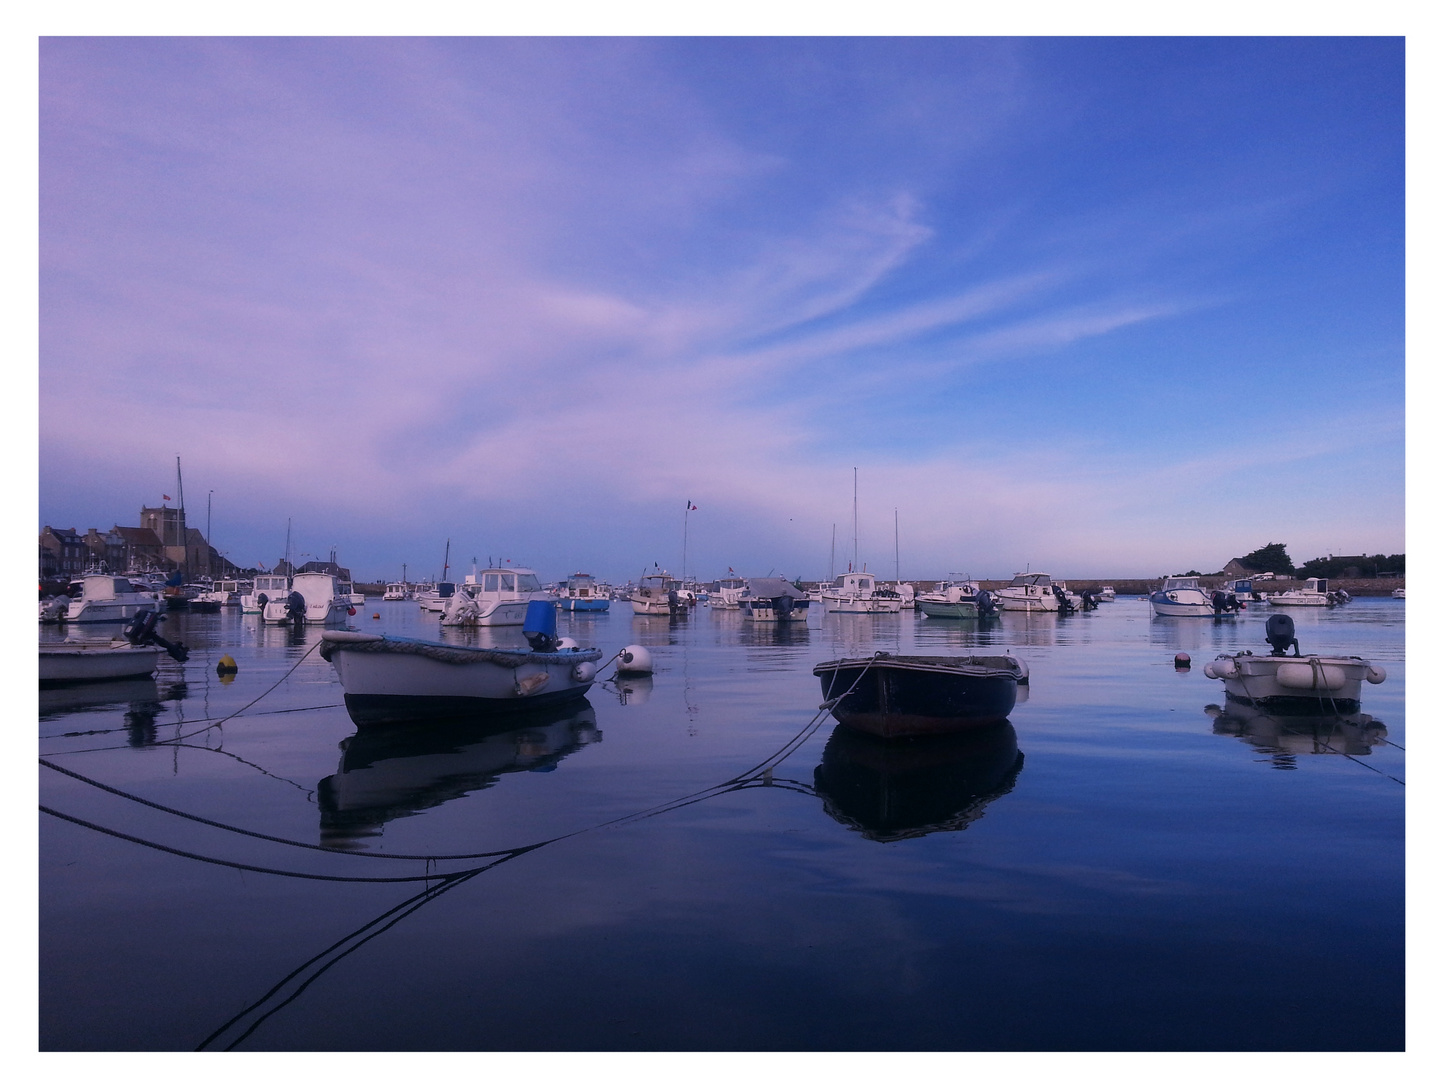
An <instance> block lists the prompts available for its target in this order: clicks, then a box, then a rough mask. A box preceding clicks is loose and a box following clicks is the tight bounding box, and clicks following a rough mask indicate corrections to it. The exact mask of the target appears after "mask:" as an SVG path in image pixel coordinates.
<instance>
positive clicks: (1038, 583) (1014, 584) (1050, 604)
mask: <svg viewBox="0 0 1440 1080" xmlns="http://www.w3.org/2000/svg"><path fill="white" fill-rule="evenodd" d="M995 601H996V603H998V604H999V605H1000V607H1001V608H1002V609H1003V610H1005V611H1060V610H1062V609H1064V608H1065V607H1066V606H1067V603H1068V601H1069V598H1068V597H1067V596H1066V595H1065V582H1063V581H1052V580H1051V579H1050V575H1049V574H1032V573H1029V572H1026V573H1023V574H1016V575H1015V576H1014V577H1013V578H1012V579H1011V580H1010V584H1009V585H1006V586H1005V587H1004V588H1003V589H997V590H995Z"/></svg>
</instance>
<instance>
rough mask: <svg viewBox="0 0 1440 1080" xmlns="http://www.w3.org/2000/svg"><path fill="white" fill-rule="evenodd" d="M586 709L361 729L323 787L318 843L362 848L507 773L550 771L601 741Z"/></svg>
mask: <svg viewBox="0 0 1440 1080" xmlns="http://www.w3.org/2000/svg"><path fill="white" fill-rule="evenodd" d="M600 738H601V732H600V731H599V729H598V728H597V727H596V726H595V710H594V709H593V708H591V707H590V705H589V704H587V703H584V702H577V703H572V704H571V705H569V706H562V707H560V708H558V709H553V710H547V711H546V712H544V713H530V714H527V715H525V716H519V717H515V716H511V717H504V718H495V719H492V720H450V721H435V722H429V723H413V724H399V725H396V726H395V727H394V728H389V729H387V728H378V729H371V728H366V729H361V730H360V731H359V732H357V733H356V734H354V735H352V736H350V737H349V738H347V739H345V740H344V741H342V742H341V743H340V749H341V754H340V764H339V767H338V768H337V769H336V771H335V774H334V775H333V776H327V777H325V778H324V779H323V780H321V781H320V783H319V786H318V788H317V794H318V797H319V804H320V842H321V843H323V844H325V845H327V846H333V847H356V846H363V845H360V844H358V843H357V841H359V840H360V839H361V838H362V837H367V836H378V835H379V834H380V832H381V831H382V829H381V827H382V826H383V825H384V824H385V822H387V821H391V820H393V819H395V818H399V817H408V816H409V815H411V814H418V813H421V812H423V811H425V810H427V809H429V808H431V807H434V806H439V805H440V804H441V803H445V802H448V801H450V800H451V799H456V798H459V797H460V796H462V795H465V794H467V793H468V792H471V791H479V790H481V789H484V788H487V787H490V786H492V785H493V784H494V783H495V782H496V781H497V779H498V778H499V777H500V776H501V775H502V774H504V773H509V772H549V771H550V770H552V769H554V768H555V767H556V765H557V764H558V763H559V761H560V759H561V758H563V757H565V756H566V755H567V754H570V753H572V752H573V751H575V750H578V749H579V748H580V747H582V746H588V745H589V744H590V743H594V742H599V741H600Z"/></svg>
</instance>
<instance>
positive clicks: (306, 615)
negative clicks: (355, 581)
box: [262, 570, 350, 626]
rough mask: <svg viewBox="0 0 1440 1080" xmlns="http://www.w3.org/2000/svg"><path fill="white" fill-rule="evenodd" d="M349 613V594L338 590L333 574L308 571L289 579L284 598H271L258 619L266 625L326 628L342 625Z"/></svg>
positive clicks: (337, 583)
mask: <svg viewBox="0 0 1440 1080" xmlns="http://www.w3.org/2000/svg"><path fill="white" fill-rule="evenodd" d="M349 611H350V594H349V591H348V590H347V591H346V592H344V593H342V592H341V591H340V579H339V578H337V577H336V576H335V575H334V574H325V573H321V572H320V571H315V570H309V571H305V572H304V573H299V574H296V575H295V576H294V577H293V578H291V579H290V592H289V594H288V595H285V596H279V597H272V598H271V599H270V602H269V603H268V604H266V605H265V610H264V612H263V613H262V618H264V620H265V621H266V622H267V623H287V622H294V623H297V624H299V623H302V622H304V623H311V624H314V625H318V626H329V625H333V624H335V623H343V622H344V621H345V616H346V615H347V614H349Z"/></svg>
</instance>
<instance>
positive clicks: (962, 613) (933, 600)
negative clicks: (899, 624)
mask: <svg viewBox="0 0 1440 1080" xmlns="http://www.w3.org/2000/svg"><path fill="white" fill-rule="evenodd" d="M915 606H916V607H917V608H919V609H920V611H921V613H922V614H923V615H925V616H926V617H927V618H931V619H979V618H982V617H987V616H994V615H998V614H999V609H998V608H997V607H996V605H995V599H994V597H992V596H991V595H990V593H989V592H987V591H986V590H985V589H982V588H980V586H979V585H978V584H977V583H976V582H973V581H960V582H953V583H952V582H948V581H945V582H941V583H940V584H939V586H937V587H936V588H935V590H934V591H932V592H927V593H921V594H920V595H919V596H917V597H916V598H915Z"/></svg>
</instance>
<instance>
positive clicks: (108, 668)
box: [40, 639, 165, 686]
mask: <svg viewBox="0 0 1440 1080" xmlns="http://www.w3.org/2000/svg"><path fill="white" fill-rule="evenodd" d="M164 651H165V650H164V649H161V648H159V647H158V646H155V645H144V646H138V647H137V646H135V645H132V644H130V642H128V641H125V640H123V639H119V640H115V641H55V642H44V643H42V644H41V645H40V685H41V686H51V685H61V684H65V683H74V682H98V681H101V680H106V679H144V678H148V677H149V676H151V675H153V674H155V665H156V662H157V661H159V659H160V654H161V653H163V652H164Z"/></svg>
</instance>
